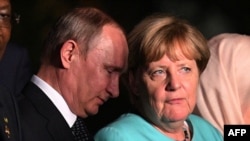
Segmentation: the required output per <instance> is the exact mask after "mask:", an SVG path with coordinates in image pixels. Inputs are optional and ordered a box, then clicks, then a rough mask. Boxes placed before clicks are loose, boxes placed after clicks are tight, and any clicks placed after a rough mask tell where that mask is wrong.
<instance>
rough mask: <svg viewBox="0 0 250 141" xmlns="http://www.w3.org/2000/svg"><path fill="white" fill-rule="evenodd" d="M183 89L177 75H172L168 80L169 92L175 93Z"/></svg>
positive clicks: (167, 88)
mask: <svg viewBox="0 0 250 141" xmlns="http://www.w3.org/2000/svg"><path fill="white" fill-rule="evenodd" d="M180 87H181V83H180V79H179V76H178V75H177V74H171V75H169V77H168V80H167V86H166V90H167V91H175V90H177V89H179V88H180Z"/></svg>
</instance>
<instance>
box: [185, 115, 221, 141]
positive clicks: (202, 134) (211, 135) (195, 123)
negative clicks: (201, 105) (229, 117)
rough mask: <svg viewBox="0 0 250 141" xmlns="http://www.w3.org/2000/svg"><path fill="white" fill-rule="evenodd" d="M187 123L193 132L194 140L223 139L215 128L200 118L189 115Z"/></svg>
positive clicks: (219, 140)
mask: <svg viewBox="0 0 250 141" xmlns="http://www.w3.org/2000/svg"><path fill="white" fill-rule="evenodd" d="M187 123H188V124H189V126H190V128H191V129H192V131H193V139H194V140H201V139H202V140H207V139H213V140H215V141H217V140H218V141H222V140H223V137H222V135H221V133H220V132H219V130H218V129H217V128H215V127H214V126H213V125H212V124H211V123H210V122H208V121H207V120H205V119H204V118H202V117H200V116H197V115H194V114H191V115H190V116H189V117H188V119H187Z"/></svg>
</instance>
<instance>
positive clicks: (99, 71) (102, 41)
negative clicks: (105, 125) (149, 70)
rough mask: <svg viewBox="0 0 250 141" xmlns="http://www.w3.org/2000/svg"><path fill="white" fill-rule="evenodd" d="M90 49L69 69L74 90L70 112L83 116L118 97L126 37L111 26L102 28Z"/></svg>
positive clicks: (125, 58)
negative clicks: (110, 99)
mask: <svg viewBox="0 0 250 141" xmlns="http://www.w3.org/2000/svg"><path fill="white" fill-rule="evenodd" d="M90 46H91V47H92V48H91V49H90V50H89V51H88V53H87V55H86V56H84V55H81V57H80V59H79V62H77V63H75V66H74V67H72V68H73V69H74V70H72V71H73V72H72V73H71V78H70V79H71V81H72V85H71V86H72V87H74V90H73V98H72V100H71V101H72V102H73V103H71V110H72V109H74V110H72V111H74V112H75V113H76V114H77V115H81V116H83V117H87V116H89V115H94V114H96V113H97V112H98V110H99V106H101V105H102V104H104V102H106V101H107V100H108V99H109V98H115V97H117V96H118V95H119V77H120V75H121V73H122V72H123V71H125V68H126V66H127V57H128V47H127V42H126V38H125V36H124V35H123V33H122V32H121V31H120V30H119V29H117V28H115V27H113V26H111V25H106V26H104V27H103V31H102V33H101V35H100V36H99V37H97V38H96V39H94V41H92V44H91V45H90ZM72 78H73V79H74V80H73V79H72ZM72 105H73V106H72ZM72 107H74V108H72Z"/></svg>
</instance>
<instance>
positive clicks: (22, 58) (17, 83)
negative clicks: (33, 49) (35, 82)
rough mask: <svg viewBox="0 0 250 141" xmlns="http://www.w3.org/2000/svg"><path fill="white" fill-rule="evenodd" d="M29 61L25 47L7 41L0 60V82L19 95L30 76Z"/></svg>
mask: <svg viewBox="0 0 250 141" xmlns="http://www.w3.org/2000/svg"><path fill="white" fill-rule="evenodd" d="M32 71H33V70H32V67H31V61H30V59H29V55H28V51H27V49H26V48H23V47H21V46H18V45H16V44H14V43H9V44H8V45H7V47H6V50H5V53H4V55H3V58H2V59H1V61H0V84H3V85H5V86H6V87H7V88H9V89H10V90H11V92H12V93H14V95H16V96H17V95H19V94H20V92H21V90H22V89H23V87H24V85H25V84H27V82H29V80H30V78H31V76H32V73H33V72H32Z"/></svg>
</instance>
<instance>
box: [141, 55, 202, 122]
mask: <svg viewBox="0 0 250 141" xmlns="http://www.w3.org/2000/svg"><path fill="white" fill-rule="evenodd" d="M178 55H179V56H178V58H179V59H178V60H177V61H172V60H171V59H170V58H169V57H168V56H167V55H164V56H163V57H162V58H161V59H160V60H158V61H155V62H151V63H150V64H149V66H148V67H147V68H146V69H145V70H144V71H143V74H142V83H143V85H142V86H143V87H141V91H143V93H142V95H141V98H142V101H148V102H146V103H148V104H146V105H144V108H146V107H151V108H152V109H153V111H154V112H155V113H157V117H158V118H160V119H161V120H164V121H179V120H185V119H186V118H187V116H188V115H189V114H190V113H191V112H192V111H193V108H194V105H195V102H196V88H197V84H198V79H199V71H198V67H197V65H196V62H195V60H189V59H187V58H186V57H185V56H184V55H183V54H182V53H181V51H179V52H178ZM144 104H145V102H144ZM148 115H149V114H148Z"/></svg>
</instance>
